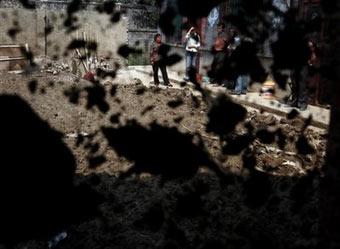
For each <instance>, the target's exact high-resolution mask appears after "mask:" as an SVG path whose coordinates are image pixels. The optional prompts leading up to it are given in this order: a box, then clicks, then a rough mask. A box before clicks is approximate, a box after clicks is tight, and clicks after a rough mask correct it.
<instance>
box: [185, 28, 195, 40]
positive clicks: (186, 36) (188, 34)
mask: <svg viewBox="0 0 340 249" xmlns="http://www.w3.org/2000/svg"><path fill="white" fill-rule="evenodd" d="M193 29H194V27H191V28H190V29H189V31H188V33H187V34H186V35H185V39H186V40H188V39H189V37H190V34H191V31H192V30H193Z"/></svg>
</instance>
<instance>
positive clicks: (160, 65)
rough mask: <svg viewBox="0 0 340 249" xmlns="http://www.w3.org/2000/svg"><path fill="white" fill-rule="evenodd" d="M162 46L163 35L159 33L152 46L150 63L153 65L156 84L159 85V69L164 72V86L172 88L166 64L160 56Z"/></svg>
mask: <svg viewBox="0 0 340 249" xmlns="http://www.w3.org/2000/svg"><path fill="white" fill-rule="evenodd" d="M161 46H162V36H161V34H159V33H157V34H156V35H155V36H154V41H153V43H152V44H151V49H150V51H151V53H150V62H151V65H152V70H153V79H154V84H155V85H159V78H158V71H159V69H160V70H161V72H162V76H163V81H164V85H166V86H172V85H171V84H170V82H169V77H168V73H167V71H166V64H165V61H164V60H162V58H161V55H160V54H159V48H160V47H161Z"/></svg>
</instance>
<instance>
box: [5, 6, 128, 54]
mask: <svg viewBox="0 0 340 249" xmlns="http://www.w3.org/2000/svg"><path fill="white" fill-rule="evenodd" d="M67 3H68V2H67V1H53V2H52V1H51V2H50V1H43V2H42V1H41V2H40V3H39V5H38V4H37V6H36V9H33V10H27V9H24V8H22V6H21V5H20V4H19V2H18V1H4V0H3V1H2V2H0V23H1V25H0V44H23V43H28V44H29V46H30V48H31V50H32V51H33V52H34V54H35V55H45V53H47V55H48V56H50V57H53V56H56V57H60V56H63V55H64V52H65V48H66V47H67V46H68V45H69V43H70V42H71V41H72V39H74V38H76V37H77V34H78V37H79V38H81V37H82V32H86V34H87V36H89V37H90V38H91V39H93V40H97V41H98V55H99V56H110V57H111V58H114V57H117V54H116V51H117V49H118V48H119V46H120V45H122V44H126V43H127V41H128V37H127V35H128V33H127V29H128V28H127V23H128V22H127V17H126V16H123V17H122V18H121V20H120V22H118V23H116V24H112V23H111V22H110V16H108V15H107V14H100V13H98V12H97V11H96V10H95V9H94V8H95V7H96V6H97V5H98V4H97V3H89V4H88V5H86V7H85V9H84V10H82V11H79V12H77V14H76V16H77V17H78V23H79V25H80V28H79V29H78V31H74V32H72V33H67V32H66V30H65V27H64V25H63V23H64V21H65V17H66V8H67ZM45 20H46V21H47V22H49V24H50V25H51V26H52V27H53V32H52V33H51V34H49V35H48V36H47V38H46V37H45V27H46V25H47V24H46V21H45ZM16 27H17V28H19V29H20V30H21V31H20V32H18V34H17V36H16V39H12V38H11V37H10V36H8V30H10V29H12V28H16Z"/></svg>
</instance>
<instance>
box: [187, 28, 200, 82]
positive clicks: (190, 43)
mask: <svg viewBox="0 0 340 249" xmlns="http://www.w3.org/2000/svg"><path fill="white" fill-rule="evenodd" d="M185 43H186V46H185V50H186V53H185V63H186V70H185V77H184V80H185V81H189V80H190V79H189V74H190V72H191V71H192V72H197V71H198V69H197V64H198V63H197V62H198V51H199V48H200V46H201V38H200V36H199V34H198V33H197V31H196V29H195V28H194V27H191V28H190V30H189V31H188V33H187V34H186V36H185Z"/></svg>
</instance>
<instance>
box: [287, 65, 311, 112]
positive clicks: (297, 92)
mask: <svg viewBox="0 0 340 249" xmlns="http://www.w3.org/2000/svg"><path fill="white" fill-rule="evenodd" d="M307 79H308V68H307V66H305V67H303V68H302V70H296V71H295V72H294V73H293V80H292V99H291V104H292V105H294V106H297V107H300V106H302V105H307V104H308V101H307V99H308V96H307Z"/></svg>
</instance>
